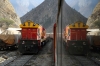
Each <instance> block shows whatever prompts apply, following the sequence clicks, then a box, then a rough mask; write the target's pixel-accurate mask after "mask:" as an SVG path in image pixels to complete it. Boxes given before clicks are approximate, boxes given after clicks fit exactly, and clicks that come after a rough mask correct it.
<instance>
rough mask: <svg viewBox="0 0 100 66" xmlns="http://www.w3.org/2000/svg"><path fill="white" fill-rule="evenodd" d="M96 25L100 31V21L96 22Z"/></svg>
mask: <svg viewBox="0 0 100 66" xmlns="http://www.w3.org/2000/svg"><path fill="white" fill-rule="evenodd" d="M94 24H95V25H96V26H97V27H98V28H99V29H100V19H98V20H96V21H95V22H94Z"/></svg>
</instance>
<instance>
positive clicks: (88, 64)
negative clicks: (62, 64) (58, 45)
mask: <svg viewBox="0 0 100 66" xmlns="http://www.w3.org/2000/svg"><path fill="white" fill-rule="evenodd" d="M70 57H71V59H74V60H76V61H77V62H78V63H79V64H80V65H81V66H100V64H98V63H97V62H96V61H94V60H93V59H91V58H89V57H86V56H70Z"/></svg>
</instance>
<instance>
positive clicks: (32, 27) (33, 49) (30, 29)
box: [18, 20, 47, 54]
mask: <svg viewBox="0 0 100 66" xmlns="http://www.w3.org/2000/svg"><path fill="white" fill-rule="evenodd" d="M20 28H22V30H21V31H20V32H21V40H20V41H19V45H18V50H19V52H20V53H22V54H23V53H37V52H38V51H39V50H40V49H41V48H42V46H44V45H45V43H46V42H47V38H46V31H45V29H44V28H43V27H42V26H41V25H39V24H36V23H34V22H32V21H30V20H28V21H26V22H24V24H21V25H20Z"/></svg>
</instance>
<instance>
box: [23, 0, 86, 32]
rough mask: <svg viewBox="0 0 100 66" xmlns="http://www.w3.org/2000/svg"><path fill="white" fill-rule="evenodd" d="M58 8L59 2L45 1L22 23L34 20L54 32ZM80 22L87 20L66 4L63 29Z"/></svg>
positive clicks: (24, 17) (25, 16) (29, 13)
mask: <svg viewBox="0 0 100 66" xmlns="http://www.w3.org/2000/svg"><path fill="white" fill-rule="evenodd" d="M57 8H58V0H45V1H44V2H43V3H42V4H40V5H39V6H38V7H36V8H34V9H32V10H31V11H30V12H28V13H26V14H25V15H24V16H22V17H21V22H22V23H23V22H25V21H26V20H32V21H34V22H36V23H39V24H41V25H43V26H44V28H46V30H47V32H52V29H53V25H54V23H55V22H56V18H57V11H58V9H57ZM79 20H80V21H83V22H84V23H86V21H87V18H85V17H84V16H82V15H81V14H80V13H79V12H77V11H76V10H75V9H72V8H71V7H70V6H68V5H67V4H66V2H64V3H63V10H62V22H63V28H64V27H65V26H66V25H68V24H69V23H73V22H75V21H79Z"/></svg>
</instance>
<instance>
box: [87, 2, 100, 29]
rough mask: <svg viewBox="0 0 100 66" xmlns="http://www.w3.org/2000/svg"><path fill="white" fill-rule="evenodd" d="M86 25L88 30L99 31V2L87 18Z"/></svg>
mask: <svg viewBox="0 0 100 66" xmlns="http://www.w3.org/2000/svg"><path fill="white" fill-rule="evenodd" d="M87 25H89V28H99V29H100V2H99V3H98V4H97V5H96V6H95V8H94V10H93V13H92V14H91V16H90V17H89V18H88V20H87Z"/></svg>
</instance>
